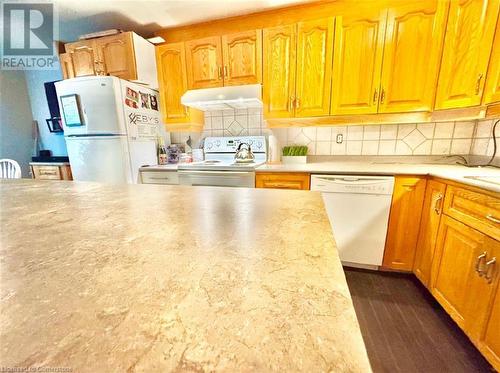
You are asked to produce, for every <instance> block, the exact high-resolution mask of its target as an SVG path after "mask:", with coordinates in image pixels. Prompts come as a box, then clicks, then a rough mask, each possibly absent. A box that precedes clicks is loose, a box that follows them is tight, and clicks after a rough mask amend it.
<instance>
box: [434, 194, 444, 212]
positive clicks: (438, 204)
mask: <svg viewBox="0 0 500 373" xmlns="http://www.w3.org/2000/svg"><path fill="white" fill-rule="evenodd" d="M442 201H443V195H442V194H439V196H438V198H436V201H435V202H434V211H435V212H436V214H438V215H439V214H441V204H442Z"/></svg>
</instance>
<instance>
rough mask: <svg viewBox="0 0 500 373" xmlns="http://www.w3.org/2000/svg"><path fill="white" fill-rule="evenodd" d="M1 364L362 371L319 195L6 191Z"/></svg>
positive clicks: (66, 187)
mask: <svg viewBox="0 0 500 373" xmlns="http://www.w3.org/2000/svg"><path fill="white" fill-rule="evenodd" d="M0 204H1V210H0V211H1V212H0V223H1V227H2V232H1V238H0V247H1V248H0V254H1V255H0V258H1V262H0V263H1V264H0V265H1V272H0V280H1V282H0V284H1V288H0V296H1V298H0V299H1V303H0V340H1V352H0V366H2V367H27V366H44V367H68V368H71V369H72V371H73V372H106V373H108V372H125V371H126V372H167V371H196V372H200V371H221V372H238V371H241V372H264V371H287V372H295V371H303V372H326V371H335V372H347V371H348V372H368V371H370V367H369V362H368V358H367V355H366V350H365V346H364V344H363V340H362V337H361V333H360V330H359V326H358V322H357V320H356V316H355V313H354V308H353V305H352V301H351V298H350V295H349V291H348V287H347V284H346V281H345V277H344V273H343V271H342V267H341V264H340V261H339V258H338V255H337V251H336V249H335V243H334V239H333V237H332V233H331V229H330V225H329V222H328V219H327V215H326V212H325V211H324V208H323V204H322V200H321V197H320V195H319V194H318V193H310V192H302V191H280V190H264V189H260V190H257V189H254V190H252V189H231V188H210V187H194V188H193V187H183V186H164V185H162V186H155V185H126V186H114V185H99V184H95V183H76V182H64V181H57V182H47V181H43V182H41V181H34V180H11V181H9V180H6V181H1V182H0Z"/></svg>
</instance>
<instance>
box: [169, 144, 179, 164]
mask: <svg viewBox="0 0 500 373" xmlns="http://www.w3.org/2000/svg"><path fill="white" fill-rule="evenodd" d="M181 154H182V149H181V148H180V147H179V146H178V145H176V144H173V145H169V146H167V155H168V157H167V159H168V163H179V158H180V156H181Z"/></svg>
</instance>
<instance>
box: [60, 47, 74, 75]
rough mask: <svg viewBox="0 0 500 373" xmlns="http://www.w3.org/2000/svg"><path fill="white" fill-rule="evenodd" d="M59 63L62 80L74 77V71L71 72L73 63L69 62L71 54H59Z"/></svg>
mask: <svg viewBox="0 0 500 373" xmlns="http://www.w3.org/2000/svg"><path fill="white" fill-rule="evenodd" d="M59 63H60V64H61V72H62V75H63V79H71V78H74V77H75V71H74V70H73V61H72V60H71V54H69V53H61V54H60V55H59Z"/></svg>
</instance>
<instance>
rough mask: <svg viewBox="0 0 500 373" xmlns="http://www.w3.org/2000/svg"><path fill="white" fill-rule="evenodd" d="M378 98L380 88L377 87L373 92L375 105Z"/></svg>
mask: <svg viewBox="0 0 500 373" xmlns="http://www.w3.org/2000/svg"><path fill="white" fill-rule="evenodd" d="M377 99H378V90H376V89H375V92H373V104H374V105H375V104H376V103H377Z"/></svg>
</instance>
